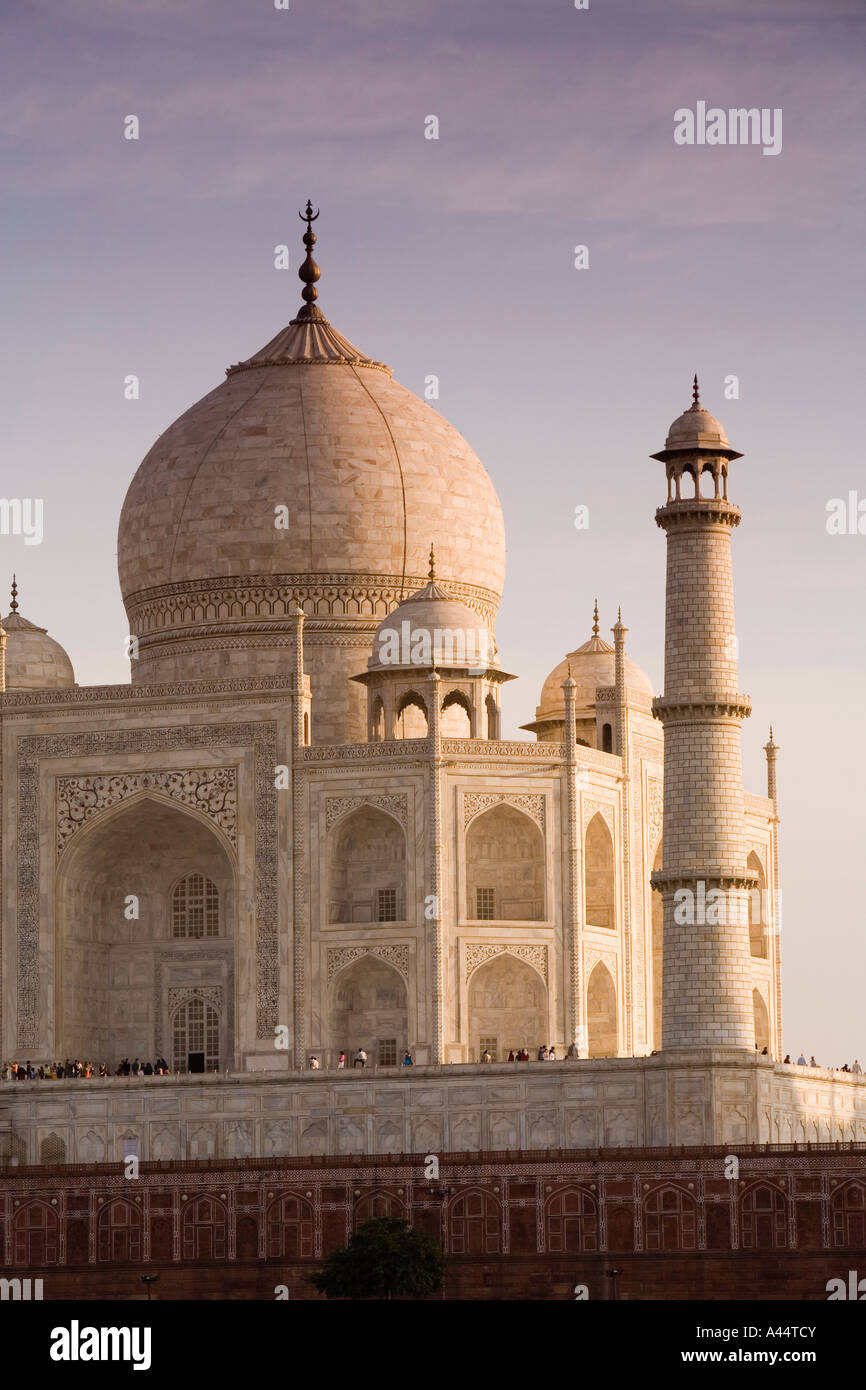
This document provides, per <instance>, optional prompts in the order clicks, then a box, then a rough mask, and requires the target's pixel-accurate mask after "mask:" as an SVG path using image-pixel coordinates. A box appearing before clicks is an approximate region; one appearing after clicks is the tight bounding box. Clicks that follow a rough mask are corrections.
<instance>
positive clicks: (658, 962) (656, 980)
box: [650, 840, 665, 1052]
mask: <svg viewBox="0 0 866 1390" xmlns="http://www.w3.org/2000/svg"><path fill="white" fill-rule="evenodd" d="M662 855H663V849H662V842H661V840H659V843H658V848H657V850H656V854H655V859H654V860H653V873H655V872H656V871H658V870H661V869H662V867H663V862H662ZM650 916H651V923H652V981H653V999H652V1003H653V1023H652V1045H653V1051H654V1052H661V1050H662V1007H663V1003H664V939H665V909H664V899H663V898H662V895H661V893H657V892H656V891H655V889H654V888H652V887H650Z"/></svg>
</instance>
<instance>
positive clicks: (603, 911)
mask: <svg viewBox="0 0 866 1390" xmlns="http://www.w3.org/2000/svg"><path fill="white" fill-rule="evenodd" d="M583 851H584V852H583V864H584V893H585V902H586V921H587V925H588V926H591V927H607V928H609V929H611V930H613V929H614V928H615V927H616V870H615V860H614V848H613V836H612V835H611V833H610V829H609V827H608V824H607V821H606V820H605V818H604V816H603V815H602V814H601V812H600V811H596V813H595V815H594V816H593V817H592V820H591V821H590V822H589V825H588V826H587V827H586V835H585V837H584V846H583Z"/></svg>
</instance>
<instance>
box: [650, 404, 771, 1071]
mask: <svg viewBox="0 0 866 1390" xmlns="http://www.w3.org/2000/svg"><path fill="white" fill-rule="evenodd" d="M693 395H694V400H693V403H692V405H691V406H690V407H689V409H688V410H686V411H685V413H684V414H683V415H681V416H680V417H679V419H678V420H675V421H674V423H673V424H672V425H671V428H670V431H669V433H668V437H667V440H666V442H665V447H664V449H662V450H661V451H660V452H659V453H657V454H653V455H652V457H653V458H656V459H659V460H661V462H663V463H664V464H665V467H666V473H667V484H668V496H667V502H666V504H665V505H664V506H663V507H660V508H659V509H658V511H657V512H656V523H657V524H658V525H659V526H660V527H661V529H662V530H663V531H664V532H665V533H666V535H667V588H666V606H665V688H664V694H663V695H662V696H660V697H659V698H658V699H656V700H655V701H654V702H653V713H654V714H655V716H656V718H657V719H659V720H661V722H662V724H663V725H664V731H665V781H664V841H663V843H664V850H663V868H662V869H661V871H660V872H658V873H655V874H654V875H653V885H654V887H655V888H657V889H658V890H659V891H660V892H661V893H662V895H663V899H664V995H663V1007H662V1046H663V1048H664V1049H665V1050H668V1049H670V1048H696V1047H737V1048H747V1049H748V1050H749V1051H750V1052H751V1051H753V1050H754V1042H755V1027H754V1014H753V1007H752V983H751V974H750V959H749V928H748V891H749V889H750V888H751V887H752V886H753V885H754V883H755V882H756V878H755V876H754V875H753V874H750V873H749V872H747V870H746V848H745V832H744V812H743V778H742V760H741V751H740V726H741V722H742V720H743V719H744V718H745V717H746V716H747V715H748V714H749V713H750V711H751V705H750V702H749V699H748V697H747V696H745V695H741V694H739V692H738V679H737V643H736V633H735V627H734V590H733V577H732V573H731V532H732V530H733V528H734V527H735V526H737V525H739V522H740V515H741V514H740V511H739V509H738V508H737V507H735V506H733V505H732V503H730V502H729V501H728V465H729V463H730V462H731V460H732V459H737V458H741V457H742V455H741V454H738V453H737V452H736V450H735V449H732V448H731V447H730V445H729V444H728V441H727V438H726V437H725V432H724V430H723V429H722V427H721V425H720V424H719V422H718V420H715V419H714V418H713V417H712V415H710V414H709V413H708V412H707V411H706V410H704V409H703V407H702V406H701V403H700V400H699V397H698V379H697V377H695V380H694V392H693ZM707 475H709V484H710V485H709V488H708V487H707ZM688 476H690V477H691V480H692V482H691V485H688V484H685V479H686V478H687V477H688ZM686 491H688V492H690V493H691V494H692V495H690V496H684V492H686ZM707 492H709V495H708V496H707V495H706V494H707Z"/></svg>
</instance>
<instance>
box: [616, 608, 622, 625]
mask: <svg viewBox="0 0 866 1390" xmlns="http://www.w3.org/2000/svg"><path fill="white" fill-rule="evenodd" d="M616 620H617V622H618V623H621V622H622V608H621V607H620V605H619V604H617V609H616Z"/></svg>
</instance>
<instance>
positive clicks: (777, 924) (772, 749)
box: [764, 724, 782, 1058]
mask: <svg viewBox="0 0 866 1390" xmlns="http://www.w3.org/2000/svg"><path fill="white" fill-rule="evenodd" d="M764 752H765V754H766V755H767V796H768V797H769V799H770V801H772V803H773V853H772V856H771V860H770V892H771V897H770V904H769V908H770V913H769V916H770V922H771V923H772V930H773V960H774V962H775V966H774V968H775V975H776V1057H777V1058H778V1057H781V1056H782V951H781V937H782V888H781V884H782V880H781V878H780V877H779V797H778V788H777V785H776V758H777V757H778V753H779V745H778V743H776V741H775V739H774V738H773V726H772V724H771V725H770V740H769V742H768V743H765V744H764Z"/></svg>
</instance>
